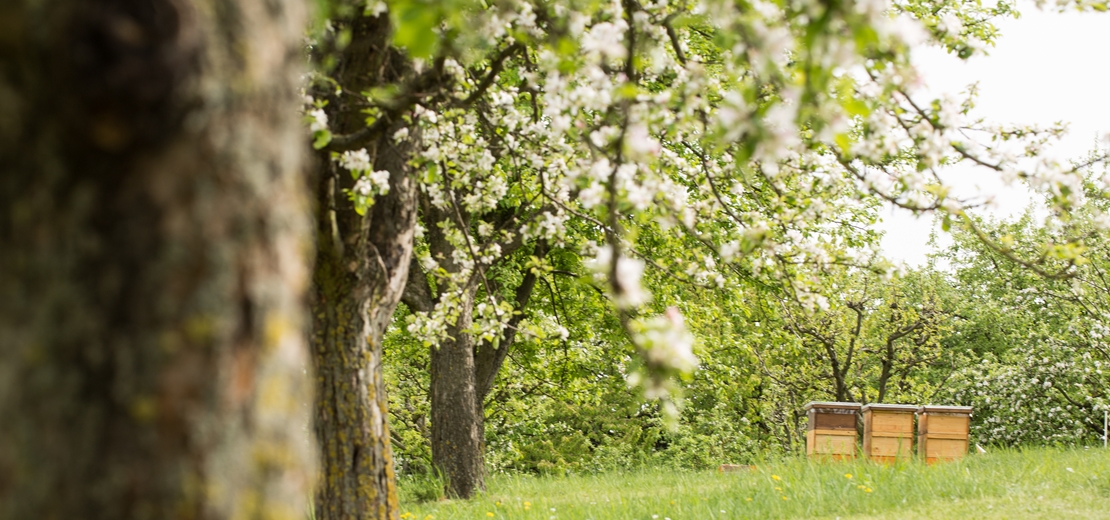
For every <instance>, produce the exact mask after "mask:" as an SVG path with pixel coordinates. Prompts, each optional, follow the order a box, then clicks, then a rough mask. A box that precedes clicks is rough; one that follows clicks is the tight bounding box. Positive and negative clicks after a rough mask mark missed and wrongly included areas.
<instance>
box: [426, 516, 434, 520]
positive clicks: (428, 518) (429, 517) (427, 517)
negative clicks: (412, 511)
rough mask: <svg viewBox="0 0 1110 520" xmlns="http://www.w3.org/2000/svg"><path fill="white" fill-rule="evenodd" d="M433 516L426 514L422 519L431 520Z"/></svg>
mask: <svg viewBox="0 0 1110 520" xmlns="http://www.w3.org/2000/svg"><path fill="white" fill-rule="evenodd" d="M434 518H435V517H434V516H432V515H428V516H425V517H424V520H433V519H434Z"/></svg>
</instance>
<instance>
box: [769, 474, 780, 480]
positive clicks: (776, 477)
mask: <svg viewBox="0 0 1110 520" xmlns="http://www.w3.org/2000/svg"><path fill="white" fill-rule="evenodd" d="M771 478H773V479H775V480H782V477H780V476H778V475H771Z"/></svg>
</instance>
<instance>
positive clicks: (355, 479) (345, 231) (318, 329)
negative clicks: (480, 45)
mask: <svg viewBox="0 0 1110 520" xmlns="http://www.w3.org/2000/svg"><path fill="white" fill-rule="evenodd" d="M351 31H352V40H351V43H350V45H348V46H347V47H345V48H344V49H343V50H342V51H341V53H340V54H339V62H338V65H337V68H336V70H335V71H334V72H333V74H332V76H333V77H334V78H335V79H336V80H337V81H338V82H339V84H340V85H342V87H343V89H344V91H345V94H341V95H331V96H330V97H329V104H328V107H327V110H328V112H329V117H330V119H331V121H332V122H333V124H332V128H333V130H335V131H337V132H338V133H339V134H342V135H351V134H354V133H356V132H359V131H360V130H364V129H365V128H366V126H365V122H364V114H362V113H361V111H360V110H361V109H362V108H363V107H364V105H361V104H359V103H364V102H365V100H364V98H362V97H361V96H358V95H356V94H355V93H357V92H362V91H365V90H367V89H369V88H371V87H374V86H377V85H383V84H389V83H395V82H398V81H400V80H401V79H403V78H404V77H405V76H406V74H408V73H410V72H411V70H410V68H409V65H408V61H407V60H405V59H404V58H403V57H402V56H401V55H400V54H398V53H397V52H396V51H395V50H392V49H390V48H389V46H388V42H389V26H388V20H387V18H385V17H380V18H379V17H360V18H358V19H356V20H355V21H354V22H353V23H352V25H351ZM403 124H404V123H403V121H400V120H398V121H395V122H393V123H391V126H390V127H389V128H388V129H387V130H386V131H384V132H381V135H380V136H377V137H376V138H373V139H371V140H369V141H368V142H366V143H363V144H365V145H366V148H367V151H368V152H369V153H370V156H371V157H372V158H373V162H374V169H375V170H387V171H389V172H390V178H389V185H390V189H389V193H388V194H386V195H382V196H379V197H376V199H375V202H374V205H373V207H372V208H371V209H370V211H369V212H368V214H367V215H365V216H363V215H359V214H357V213H356V212H355V210H354V208H353V205H352V204H351V203H350V202H349V201H348V200H347V196H346V195H345V193H344V192H343V191H342V190H344V189H350V187H351V186H352V184H353V181H352V179H351V175H350V174H349V173H348V172H346V171H343V170H340V169H339V168H338V167H337V166H336V165H335V164H334V163H333V162H332V161H330V160H329V159H328V158H327V157H326V154H322V155H324V156H323V157H320V160H319V161H318V165H319V170H318V172H317V178H316V201H317V207H316V224H317V257H316V267H315V273H314V275H313V294H312V314H313V322H312V325H313V333H312V343H313V353H314V355H313V358H314V361H315V366H316V376H317V387H316V388H317V392H316V434H317V438H318V439H319V443H320V456H321V468H320V469H321V475H320V479H319V483H318V486H317V489H316V517H317V518H319V519H337V520H338V519H343V520H348V519H362V518H396V517H397V516H398V514H399V510H398V505H397V490H396V481H395V477H394V474H393V460H392V459H393V456H392V452H391V449H390V445H389V427H388V424H387V422H386V419H387V417H388V413H387V408H386V404H387V399H386V394H385V384H384V380H383V378H382V367H381V361H382V337H383V336H384V334H385V330H386V327H387V326H388V325H389V322H390V320H391V319H392V317H393V311H394V310H395V309H396V308H397V304H398V302H399V301H400V298H401V292H402V291H403V289H404V285H405V279H406V277H407V276H408V267H409V261H410V259H411V256H412V247H413V238H414V233H415V225H416V184H415V182H414V180H413V179H412V176H411V174H410V172H408V166H407V164H406V163H407V161H408V159H409V156H410V154H411V151H412V149H413V146H414V145H413V143H414V142H417V141H418V140H419V136H418V135H413V136H411V137H410V138H409V139H408V140H406V141H404V142H402V143H394V142H393V141H392V139H391V138H390V136H392V135H393V133H394V132H395V131H396V130H398V129H400V128H402V126H401V125H403Z"/></svg>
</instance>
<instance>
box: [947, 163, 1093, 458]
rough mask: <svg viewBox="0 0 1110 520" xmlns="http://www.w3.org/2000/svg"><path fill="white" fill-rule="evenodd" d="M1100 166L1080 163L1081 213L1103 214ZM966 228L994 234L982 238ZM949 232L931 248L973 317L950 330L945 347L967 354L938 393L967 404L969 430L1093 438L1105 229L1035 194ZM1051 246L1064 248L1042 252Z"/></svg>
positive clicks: (1029, 438) (989, 437) (996, 438)
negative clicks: (1084, 168)
mask: <svg viewBox="0 0 1110 520" xmlns="http://www.w3.org/2000/svg"><path fill="white" fill-rule="evenodd" d="M1096 172H1097V173H1096ZM1105 174H1106V172H1105V170H1101V171H1099V170H1091V171H1088V174H1087V175H1086V182H1084V184H1083V192H1082V194H1083V197H1084V198H1085V204H1084V206H1083V207H1082V208H1080V211H1079V212H1078V213H1080V214H1081V215H1082V214H1084V213H1086V214H1087V215H1086V216H1088V217H1089V216H1091V215H1092V214H1094V215H1099V214H1105V213H1103V212H1105V211H1106V210H1107V207H1108V205H1107V201H1108V200H1110V192H1108V191H1106V189H1105V188H1104V187H1103V186H1104V184H1103V181H1102V180H1101V177H1102V176H1105ZM978 233H981V234H985V235H987V236H988V238H989V239H991V240H992V243H997V244H999V246H998V247H990V246H989V245H986V244H987V243H985V242H983V241H982V240H980V239H979V237H978V236H977V234H978ZM953 237H954V238H955V240H954V243H953V245H952V246H951V247H950V248H948V250H946V251H945V252H944V253H943V254H942V255H940V257H941V258H944V259H946V260H947V261H949V262H950V263H951V265H952V267H953V269H955V272H956V274H957V277H958V281H959V284H960V287H961V290H962V292H963V293H964V294H965V298H967V299H968V300H969V301H971V302H974V303H973V305H969V308H970V309H971V311H970V313H971V317H970V319H971V321H972V322H973V324H974V326H973V328H972V327H970V326H969V327H966V328H964V330H961V331H960V332H961V333H962V334H961V335H960V336H959V337H958V338H954V339H958V341H955V342H954V343H953V345H952V346H951V348H952V349H954V350H956V351H958V352H961V353H962V355H963V356H964V357H965V358H966V359H967V360H966V362H965V363H964V368H962V369H961V370H959V371H957V372H955V373H954V374H953V384H952V385H950V386H951V388H950V389H949V391H948V392H946V395H949V396H950V397H951V398H952V399H953V400H956V401H960V402H964V403H967V404H973V405H974V406H975V407H976V410H977V412H976V417H975V418H974V423H973V426H972V432H973V434H974V435H975V436H976V438H977V440H978V441H979V442H982V443H997V444H1010V445H1013V444H1022V443H1044V444H1083V443H1091V442H1094V441H1096V440H1097V439H1099V438H1100V436H1101V434H1102V422H1101V421H1100V420H1099V417H1101V415H1102V414H1101V413H1100V412H1104V411H1106V410H1107V408H1108V403H1110V395H1108V394H1107V391H1106V389H1107V388H1108V387H1110V343H1108V338H1110V327H1108V324H1110V315H1108V314H1107V308H1108V306H1110V298H1108V295H1110V283H1108V281H1110V277H1108V274H1107V273H1108V270H1110V257H1108V256H1107V251H1108V246H1110V244H1107V243H1106V242H1107V235H1106V233H1105V232H1104V231H1102V230H1101V228H1099V227H1097V226H1096V225H1094V224H1093V223H1092V219H1089V218H1082V217H1080V218H1076V216H1075V215H1063V214H1058V213H1053V212H1051V211H1047V210H1046V209H1045V205H1044V204H1039V205H1033V206H1031V207H1030V208H1029V210H1028V211H1027V212H1026V213H1025V214H1024V215H1022V216H1021V217H1019V218H1017V219H1015V220H1013V221H978V222H977V223H976V228H975V231H972V230H967V231H961V232H958V233H955V234H954V235H953ZM1072 237H1078V240H1074V241H1069V240H1068V239H1069V238H1072ZM1055 248H1062V249H1064V253H1063V254H1053V250H1054V249H1055ZM1038 271H1039V273H1038Z"/></svg>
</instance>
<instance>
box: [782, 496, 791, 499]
mask: <svg viewBox="0 0 1110 520" xmlns="http://www.w3.org/2000/svg"><path fill="white" fill-rule="evenodd" d="M782 499H783V500H790V499H789V498H786V495H783V496H782Z"/></svg>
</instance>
